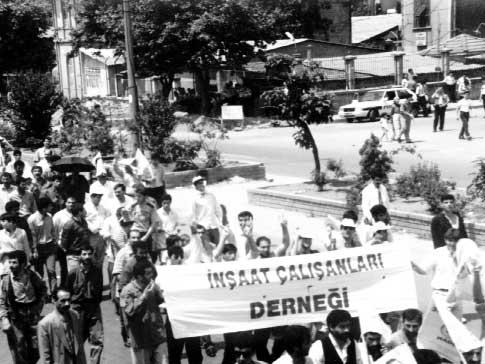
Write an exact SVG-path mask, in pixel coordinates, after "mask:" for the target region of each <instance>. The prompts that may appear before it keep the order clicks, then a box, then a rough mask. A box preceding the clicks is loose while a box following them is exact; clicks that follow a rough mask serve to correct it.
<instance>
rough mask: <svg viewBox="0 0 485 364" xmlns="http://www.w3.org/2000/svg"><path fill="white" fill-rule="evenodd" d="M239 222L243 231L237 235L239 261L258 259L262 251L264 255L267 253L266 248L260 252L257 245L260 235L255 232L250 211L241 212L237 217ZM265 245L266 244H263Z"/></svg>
mask: <svg viewBox="0 0 485 364" xmlns="http://www.w3.org/2000/svg"><path fill="white" fill-rule="evenodd" d="M237 221H238V223H239V227H240V229H241V231H240V232H238V233H236V234H235V236H234V237H235V240H236V247H237V250H238V253H239V254H238V257H237V259H238V260H247V259H248V258H256V257H257V256H258V255H259V254H260V253H261V251H262V252H263V255H264V254H265V253H266V251H265V250H266V249H265V247H263V249H261V250H259V249H258V247H257V245H256V239H257V237H258V236H259V234H257V233H255V232H254V217H253V214H252V213H251V212H250V211H241V212H240V213H239V214H238V215H237ZM263 245H265V244H263Z"/></svg>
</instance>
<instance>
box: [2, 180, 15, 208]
mask: <svg viewBox="0 0 485 364" xmlns="http://www.w3.org/2000/svg"><path fill="white" fill-rule="evenodd" d="M0 184H1V186H0V214H3V213H4V212H5V204H6V203H7V202H8V201H10V194H11V193H12V192H14V191H15V190H16V189H17V187H16V186H12V175H11V174H10V173H8V172H3V173H2V176H1V177H0Z"/></svg>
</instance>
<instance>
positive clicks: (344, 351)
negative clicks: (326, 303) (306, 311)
mask: <svg viewBox="0 0 485 364" xmlns="http://www.w3.org/2000/svg"><path fill="white" fill-rule="evenodd" d="M351 325H352V316H350V313H349V312H348V311H345V310H332V311H330V313H329V314H328V316H327V327H328V330H329V334H328V337H325V338H323V339H320V340H317V341H315V342H314V343H313V345H312V347H311V349H310V354H309V356H310V357H311V358H312V359H313V362H314V364H328V363H332V364H333V363H338V364H358V363H362V357H361V353H360V350H359V348H358V346H357V345H356V343H355V340H354V339H353V338H352V333H351Z"/></svg>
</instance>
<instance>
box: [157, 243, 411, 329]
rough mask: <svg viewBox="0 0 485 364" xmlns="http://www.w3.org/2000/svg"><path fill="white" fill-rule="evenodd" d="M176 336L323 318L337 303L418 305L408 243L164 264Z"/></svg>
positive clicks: (374, 307) (162, 281)
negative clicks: (254, 257)
mask: <svg viewBox="0 0 485 364" xmlns="http://www.w3.org/2000/svg"><path fill="white" fill-rule="evenodd" d="M157 270H158V277H157V283H158V284H159V285H160V287H161V288H162V290H163V294H164V297H165V301H166V306H167V312H168V316H169V319H170V322H171V324H172V328H173V331H174V335H175V337H176V338H182V337H193V336H200V335H208V334H220V333H225V332H233V331H242V330H252V329H257V328H264V327H273V326H280V325H288V324H297V323H307V322H315V321H323V320H324V319H325V317H326V315H327V313H328V312H329V311H330V310H332V309H337V308H341V309H346V310H348V311H350V312H351V313H352V314H354V315H355V316H357V315H358V312H359V310H364V311H374V312H389V311H393V310H401V309H405V308H409V307H416V305H417V302H416V289H415V285H414V278H413V273H412V271H411V265H410V260H409V252H408V248H407V246H406V245H405V244H385V245H376V246H371V247H365V248H354V249H345V250H338V251H333V252H325V253H319V254H309V255H299V256H288V257H280V258H269V259H255V260H249V261H236V262H223V263H208V264H194V265H181V266H163V267H157Z"/></svg>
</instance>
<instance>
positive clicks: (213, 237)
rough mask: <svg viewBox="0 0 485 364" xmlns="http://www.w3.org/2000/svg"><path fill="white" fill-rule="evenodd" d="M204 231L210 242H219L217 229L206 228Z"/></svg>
mask: <svg viewBox="0 0 485 364" xmlns="http://www.w3.org/2000/svg"><path fill="white" fill-rule="evenodd" d="M205 233H206V235H207V238H208V239H209V241H210V242H212V243H213V244H216V245H217V244H219V238H220V237H221V234H220V233H219V229H217V228H215V229H207V230H206V232H205Z"/></svg>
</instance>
